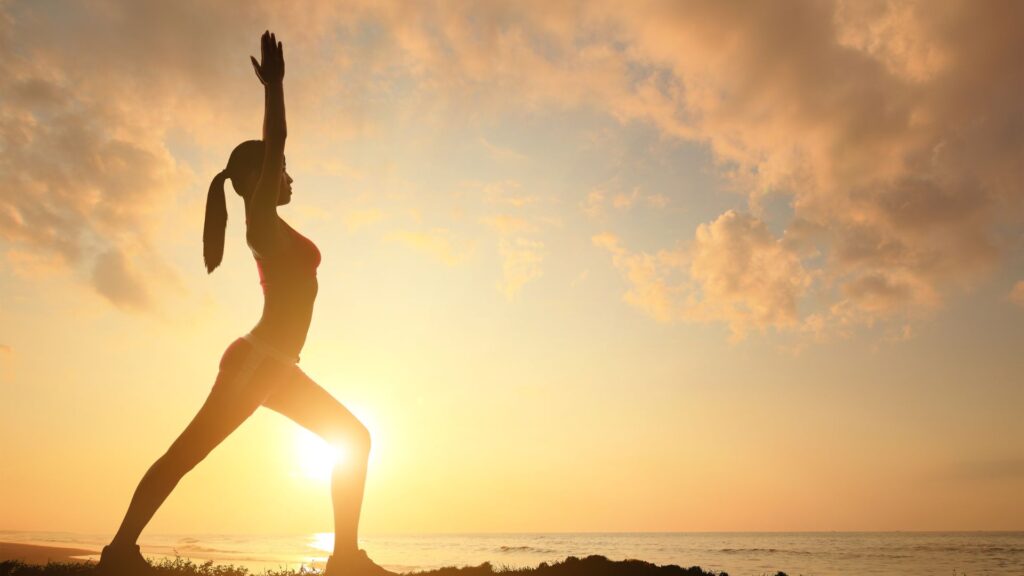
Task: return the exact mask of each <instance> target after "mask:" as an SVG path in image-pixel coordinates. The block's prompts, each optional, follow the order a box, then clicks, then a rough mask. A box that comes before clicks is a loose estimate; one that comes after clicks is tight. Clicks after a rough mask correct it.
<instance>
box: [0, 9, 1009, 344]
mask: <svg viewBox="0 0 1024 576" xmlns="http://www.w3.org/2000/svg"><path fill="white" fill-rule="evenodd" d="M4 11H5V19H4V20H3V22H2V24H0V26H2V28H0V42H2V47H3V50H4V53H5V54H7V56H8V57H6V58H5V59H4V61H3V64H0V66H2V69H0V73H2V79H0V83H2V84H0V94H3V98H2V99H0V148H2V150H3V157H2V158H0V235H2V238H3V239H4V240H5V241H7V242H10V243H13V244H16V245H19V246H21V247H22V248H25V247H28V248H31V249H33V250H38V251H44V252H52V253H57V254H59V255H60V256H61V257H62V258H63V259H64V260H65V261H66V262H67V263H69V264H70V265H72V266H74V267H75V268H77V269H81V270H82V271H83V278H87V279H89V280H90V281H91V282H92V283H93V285H94V287H95V288H96V289H97V290H98V291H99V293H100V294H102V295H104V296H106V297H107V298H109V299H111V300H112V301H114V302H116V303H118V304H122V305H126V306H129V307H144V306H145V305H146V303H147V302H150V296H149V293H150V292H151V291H152V289H153V288H152V287H151V286H149V285H148V283H147V281H146V280H145V278H147V277H150V276H151V274H152V271H149V270H147V261H148V260H149V259H152V258H154V256H153V254H154V251H153V249H152V246H151V241H152V238H151V227H152V225H153V223H154V221H155V219H156V218H157V216H156V214H158V213H159V210H161V209H162V208H161V207H162V206H164V204H162V202H164V201H165V200H166V199H168V198H171V197H173V196H174V195H176V194H180V193H181V192H182V189H183V187H184V186H185V185H186V183H192V184H193V185H195V182H194V181H193V180H191V178H192V176H191V175H190V174H189V173H188V171H187V170H185V169H183V168H182V166H181V165H180V162H179V161H177V160H176V159H175V158H173V157H172V156H171V155H170V154H169V152H168V149H167V146H166V140H167V137H168V133H169V131H170V130H172V129H176V130H183V131H186V132H189V133H190V134H192V135H193V136H196V137H198V138H199V139H201V140H202V141H203V142H205V143H206V144H204V146H208V148H205V149H204V151H215V152H216V153H217V154H226V152H227V150H229V149H230V144H231V142H233V141H234V140H235V139H238V135H240V134H241V132H240V131H238V130H237V129H235V128H231V127H228V128H224V127H221V126H222V125H225V124H230V125H231V126H234V125H235V120H236V119H235V118H234V115H235V114H237V113H238V112H237V110H236V108H237V107H235V106H233V105H232V101H233V99H235V98H237V96H235V95H236V94H238V93H239V92H240V91H241V90H242V88H240V87H241V86H243V85H244V86H247V87H248V88H250V89H251V88H252V86H251V84H252V79H251V78H249V75H250V74H251V72H250V71H248V70H246V69H245V68H244V66H240V65H239V63H238V62H236V60H237V56H238V53H239V48H238V46H240V45H247V44H246V43H248V44H252V45H254V44H255V41H254V40H253V38H255V37H256V35H257V34H258V32H259V31H260V30H262V29H263V28H265V27H267V26H272V27H275V28H277V29H278V30H280V32H281V36H282V37H283V38H285V39H286V50H290V51H291V52H290V53H291V54H296V53H298V54H304V55H307V54H308V55H309V57H308V58H306V59H305V60H303V61H305V62H307V64H305V66H307V67H308V68H310V70H307V72H315V73H312V74H299V75H293V76H291V77H290V78H292V80H290V81H294V82H296V83H297V85H295V86H293V87H292V91H291V92H290V94H292V95H293V98H295V99H296V100H298V101H299V102H300V103H301V106H295V107H293V108H292V110H319V111H320V112H319V113H318V114H314V113H312V112H309V113H305V114H302V113H299V114H293V117H292V118H290V120H292V119H293V120H294V121H295V122H297V123H304V125H307V126H309V130H310V135H311V137H316V135H317V132H316V131H317V130H322V131H328V130H330V131H333V133H340V134H346V133H357V132H358V131H359V130H366V129H372V127H370V126H368V125H367V124H366V119H365V117H364V116H362V115H361V113H360V110H361V108H362V107H363V106H365V104H364V103H363V102H364V101H365V100H366V98H365V96H366V95H367V94H371V93H373V94H377V93H380V92H381V91H384V92H386V91H387V90H389V88H388V86H389V85H390V82H391V81H394V80H395V79H402V80H403V81H405V82H406V83H407V84H408V85H409V86H411V88H409V90H410V91H411V92H410V94H411V97H415V98H418V99H420V100H422V101H429V102H432V103H433V104H432V105H431V106H424V107H422V108H423V109H424V110H427V111H436V110H438V109H444V108H446V107H447V108H450V109H469V110H471V112H472V113H473V114H503V113H505V112H506V111H508V110H518V111H523V110H526V111H529V110H541V109H543V110H550V109H555V110H559V109H565V110H570V109H577V108H588V109H592V110H598V111H601V112H602V113H605V114H607V115H609V116H611V117H613V118H615V119H616V120H618V121H619V122H623V123H629V122H646V123H650V124H651V125H653V126H656V127H657V128H658V130H660V131H661V132H662V134H663V135H664V136H665V137H667V138H675V139H683V140H687V141H692V142H697V143H702V144H705V145H706V146H708V147H709V149H710V150H711V151H712V152H713V157H714V159H715V162H716V163H717V169H718V170H720V172H721V173H722V174H723V175H724V176H725V177H726V178H727V180H728V181H730V183H731V185H733V186H735V187H736V188H737V189H739V190H741V191H742V192H743V193H744V194H743V198H744V199H745V201H744V202H742V203H740V204H738V205H737V206H736V207H735V209H734V210H730V211H727V212H725V213H723V214H721V215H720V216H718V217H717V218H715V219H713V220H711V221H709V222H706V223H705V224H703V225H701V226H700V227H699V228H698V229H693V230H689V231H687V230H681V231H680V233H679V237H678V238H677V239H676V241H675V242H672V243H670V244H667V245H666V246H664V247H663V250H662V251H661V252H660V254H659V253H655V254H644V253H641V252H639V251H636V250H635V249H634V248H632V247H631V246H630V244H629V240H628V231H627V230H601V229H597V230H594V229H591V230H580V231H579V234H581V235H584V236H592V235H594V234H595V233H598V234H601V235H600V236H598V239H597V240H595V242H596V244H597V245H599V246H601V247H604V248H606V249H608V250H609V252H610V255H611V265H614V266H616V267H618V268H619V269H620V270H621V271H622V274H623V277H624V278H626V280H627V281H628V282H629V283H630V285H631V288H630V289H629V292H628V294H627V295H626V299H627V300H628V301H629V302H630V303H632V304H634V305H636V306H638V307H639V308H640V309H642V310H645V311H646V312H648V313H650V314H651V315H653V316H655V317H657V318H659V319H662V320H670V321H677V320H693V319H698V320H702V321H709V320H710V321H722V322H725V323H727V324H729V325H730V326H731V328H732V330H733V332H734V333H735V334H742V333H745V332H746V331H748V330H750V329H752V328H754V329H763V328H769V327H774V328H779V329H788V330H803V331H808V330H809V331H821V330H827V329H829V328H830V327H835V326H840V325H843V326H847V325H850V324H859V323H870V322H873V321H876V320H878V319H884V318H902V317H908V316H912V315H914V314H916V313H918V312H919V311H922V310H924V311H926V310H931V309H934V308H935V307H937V306H939V305H940V304H941V302H942V300H943V296H944V295H945V294H947V293H948V292H950V291H955V290H960V289H965V288H969V287H970V286H971V285H973V284H975V283H977V282H978V281H979V280H982V279H984V278H987V277H988V276H987V275H988V274H989V273H990V272H991V271H992V270H993V269H995V268H997V267H998V266H1000V265H1001V263H1002V262H1003V260H1002V256H1003V255H1004V254H1005V252H1006V250H1007V249H1008V246H1009V245H1010V243H1011V241H1012V240H1013V239H1012V238H1011V237H1009V235H1012V232H1011V231H1013V230H1016V229H1018V227H1019V226H1020V224H1021V207H1022V199H1024V193H1022V182H1024V141H1022V139H1024V113H1022V102H1024V70H1022V67H1021V66H1020V64H1019V56H1018V55H1019V54H1021V53H1024V36H1022V35H1021V34H1019V32H1018V30H1017V27H1018V25H1019V22H1021V21H1022V20H1024V13H1022V12H1024V7H1022V5H1021V4H1020V3H1015V2H985V3H973V2H955V1H949V2H942V3H930V2H820V1H785V2H772V3H754V4H743V5H740V4H730V3H721V2H711V1H707V2H705V1H692V2H640V3H618V2H587V3H557V4H554V5H552V4H550V3H541V2H538V3H520V2H509V3H502V2H497V3H486V4H476V3H436V4H431V3H426V4H420V3H416V4H404V3H393V4H391V3H383V4H378V3H365V4H364V3H358V2H357V3H350V4H346V5H344V6H338V5H335V4H333V3H310V4H307V5H304V6H303V7H302V10H301V12H300V11H295V10H286V9H284V8H276V7H273V6H271V5H269V4H267V5H264V4H261V3H237V4H232V3H216V4H213V5H210V4H205V3H189V2H180V3H173V4H149V3H145V4H141V3H133V2H97V3H94V4H75V5H68V6H65V7H63V8H62V9H61V10H60V12H62V13H61V14H57V12H58V11H57V10H55V9H54V7H53V6H51V5H38V4H31V3H27V4H5V5H4ZM371 31H372V33H370V32H371ZM289 44H290V45H289ZM314 55H315V56H316V57H313V56H314ZM325 55H327V56H326V57H325ZM243 83H244V84H243ZM339 102H344V105H343V106H342V105H339V104H338V103H339ZM470 106H471V107H472V108H467V107H470ZM250 120H251V119H250ZM238 122H239V123H241V120H239V121H238ZM248 124H252V122H248ZM491 148H493V146H492V147H491ZM492 152H494V153H495V154H500V153H501V151H499V150H497V149H494V150H493V151H492ZM505 156H507V154H505ZM505 156H503V157H505ZM517 157H518V156H517ZM222 161H223V159H222V158H217V159H213V160H211V162H213V163H214V164H216V163H217V162H222ZM205 177H206V175H203V177H202V178H198V179H199V180H203V179H204V178H205ZM620 196H621V197H612V196H609V197H608V198H604V197H601V198H597V197H595V198H594V199H593V203H591V205H589V206H588V209H590V210H591V211H592V213H597V211H599V210H619V211H626V210H627V209H628V208H629V207H630V206H631V205H632V204H633V202H635V201H636V200H637V198H633V197H631V196H628V195H620ZM771 203H782V204H784V205H785V206H787V213H786V215H784V216H779V215H778V214H776V213H769V212H768V211H766V210H765V206H766V205H769V204H771ZM598 204H600V205H598ZM648 204H649V205H650V206H651V207H653V208H655V209H657V208H664V207H665V206H667V205H670V204H673V205H675V204H678V202H676V200H675V199H672V198H669V197H665V196H657V197H655V198H654V199H652V200H650V202H649V203H648ZM566 205H568V204H566ZM492 228H493V227H492ZM494 230H495V233H496V234H497V235H498V238H497V241H496V242H495V246H497V248H496V250H495V251H494V257H496V258H501V259H502V260H503V262H504V273H505V284H504V286H503V287H502V288H501V289H502V290H503V291H505V292H506V294H508V295H509V296H510V297H511V296H513V295H514V294H516V293H517V292H518V291H519V289H520V287H521V286H522V285H523V284H525V283H527V282H531V281H534V280H535V279H537V278H539V277H540V276H541V275H542V269H541V265H542V263H543V256H542V253H543V250H542V247H544V246H546V244H545V242H544V238H543V237H540V236H536V237H535V236H531V237H525V236H520V235H510V234H508V233H506V232H502V231H501V230H498V229H496V228H495V229H494ZM772 230H777V231H781V232H775V233H773V232H772ZM418 234H419V236H416V235H415V234H413V235H409V234H406V235H404V236H400V237H401V238H402V239H403V242H406V243H408V244H409V245H410V246H413V247H415V248H417V249H426V248H429V249H430V250H432V251H433V252H438V253H439V254H441V255H442V259H445V260H446V261H449V262H450V261H452V260H453V258H455V257H454V256H452V254H454V253H451V254H449V252H450V250H448V248H446V247H445V246H447V245H448V244H450V243H451V242H450V241H449V240H446V239H445V238H443V237H441V236H440V235H439V233H438V232H437V230H434V231H432V232H418ZM455 259H456V260H457V258H455ZM645 282H646V284H645ZM650 282H654V284H651V283H650ZM1007 289H1008V290H1009V289H1010V287H1007Z"/></svg>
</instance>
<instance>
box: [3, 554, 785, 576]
mask: <svg viewBox="0 0 1024 576" xmlns="http://www.w3.org/2000/svg"><path fill="white" fill-rule="evenodd" d="M153 568H154V571H155V574H156V575H157V576H318V575H319V574H320V571H319V570H308V569H307V570H266V571H264V572H261V573H259V574H250V572H249V571H248V570H247V569H245V568H240V567H237V566H232V565H229V564H227V565H225V564H218V565H214V563H213V561H209V562H204V563H202V564H196V563H195V562H193V561H191V560H188V559H185V558H180V557H179V558H175V559H173V560H170V559H165V560H162V561H161V562H158V563H156V564H154V565H153ZM93 570H94V565H93V564H86V563H65V562H53V563H50V564H47V565H45V566H33V565H29V564H24V563H22V562H17V561H7V562H0V576H79V575H81V576H86V575H92V574H93ZM413 574H415V575H416V576H492V575H495V574H503V575H509V576H728V574H726V573H725V572H721V573H715V572H705V571H704V570H702V569H701V568H700V567H698V566H692V567H690V568H682V567H679V566H675V565H671V564H670V565H667V566H657V565H655V564H651V563H650V562H644V561H642V560H609V559H607V558H605V557H604V556H596V555H595V556H587V557H586V558H577V557H575V556H570V557H568V558H566V559H565V560H564V561H562V562H555V563H554V564H548V563H547V562H542V563H541V564H540V565H539V566H537V567H536V568H510V567H507V566H502V567H500V568H495V567H494V566H493V565H491V563H490V562H484V563H483V564H481V565H479V566H468V567H464V568H456V567H447V568H439V569H437V570H429V571H424V572H414V573H413ZM124 576H132V575H130V574H125V575H124ZM776 576H786V574H785V573H784V572H779V573H778V574H776Z"/></svg>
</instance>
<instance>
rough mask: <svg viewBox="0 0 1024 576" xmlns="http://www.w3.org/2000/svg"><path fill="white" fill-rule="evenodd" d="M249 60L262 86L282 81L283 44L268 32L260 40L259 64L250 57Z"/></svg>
mask: <svg viewBox="0 0 1024 576" xmlns="http://www.w3.org/2000/svg"><path fill="white" fill-rule="evenodd" d="M249 59H250V60H252V67H253V69H254V70H256V76H257V77H258V78H259V79H260V82H261V83H262V84H263V85H264V86H269V85H271V84H273V83H275V82H277V83H280V82H281V81H282V80H283V79H284V44H282V43H280V42H278V41H277V38H276V37H275V36H274V35H273V34H271V32H270V31H269V30H267V31H266V32H264V33H263V36H262V37H261V38H260V62H256V59H255V58H253V57H252V56H249Z"/></svg>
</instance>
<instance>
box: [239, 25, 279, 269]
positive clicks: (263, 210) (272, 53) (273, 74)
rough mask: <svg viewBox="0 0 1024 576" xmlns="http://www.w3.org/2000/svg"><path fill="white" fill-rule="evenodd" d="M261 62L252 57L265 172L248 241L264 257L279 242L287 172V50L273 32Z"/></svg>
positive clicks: (253, 200)
mask: <svg viewBox="0 0 1024 576" xmlns="http://www.w3.org/2000/svg"><path fill="white" fill-rule="evenodd" d="M260 50H261V61H260V62H256V59H255V58H253V57H252V56H250V57H249V58H250V59H251V60H252V66H253V68H254V69H255V70H256V76H257V77H258V78H259V79H260V82H261V83H262V84H263V90H264V96H265V99H264V100H265V104H264V111H263V150H264V152H263V171H262V173H261V174H260V178H259V180H258V181H257V183H256V189H255V191H254V192H253V195H252V198H251V199H250V201H249V213H248V214H247V217H248V226H247V228H246V240H248V242H249V246H251V247H252V249H253V250H255V251H256V253H258V254H260V255H261V256H265V255H266V254H268V253H270V252H273V250H274V248H275V244H276V241H277V226H278V224H277V223H278V217H277V194H278V190H279V189H280V187H281V177H282V174H283V172H284V141H285V138H287V136H288V127H287V125H286V123H285V119H284V46H283V45H282V44H281V43H280V42H278V41H277V38H276V37H275V36H274V35H273V34H271V33H270V32H269V31H267V32H264V33H263V37H262V38H261V39H260Z"/></svg>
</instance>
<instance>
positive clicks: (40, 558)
mask: <svg viewBox="0 0 1024 576" xmlns="http://www.w3.org/2000/svg"><path fill="white" fill-rule="evenodd" d="M99 553H100V551H99V550H87V549H85V548H65V547H61V546H42V545H38V544H21V543H16V542H0V562H7V561H11V560H17V561H19V562H24V563H25V564H37V565H46V564H47V563H49V562H83V563H86V562H92V560H86V559H85V558H78V556H91V555H95V554H99Z"/></svg>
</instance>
